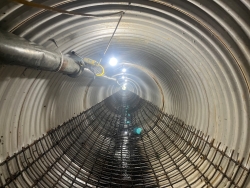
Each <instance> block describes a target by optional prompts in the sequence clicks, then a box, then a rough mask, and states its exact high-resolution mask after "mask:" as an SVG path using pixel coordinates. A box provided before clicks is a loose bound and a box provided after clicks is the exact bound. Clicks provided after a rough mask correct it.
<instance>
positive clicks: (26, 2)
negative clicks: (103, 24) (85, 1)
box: [12, 0, 124, 17]
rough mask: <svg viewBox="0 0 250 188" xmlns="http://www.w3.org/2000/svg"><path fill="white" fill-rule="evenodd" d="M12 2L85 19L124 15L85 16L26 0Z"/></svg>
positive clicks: (121, 12) (116, 13) (115, 13)
mask: <svg viewBox="0 0 250 188" xmlns="http://www.w3.org/2000/svg"><path fill="white" fill-rule="evenodd" d="M12 1H14V2H16V3H19V4H23V5H26V6H30V7H34V8H40V9H44V10H49V11H53V12H58V13H62V14H69V15H78V16H85V17H107V16H114V15H119V14H121V15H122V14H123V13H124V12H123V11H119V12H114V13H109V14H85V13H80V12H75V11H66V10H62V9H59V8H54V7H50V6H46V5H42V4H39V3H34V2H29V1H26V0H12Z"/></svg>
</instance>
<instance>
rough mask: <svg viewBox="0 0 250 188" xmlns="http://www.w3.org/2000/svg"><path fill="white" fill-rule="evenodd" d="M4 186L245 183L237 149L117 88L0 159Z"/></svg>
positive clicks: (245, 170)
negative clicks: (223, 144)
mask: <svg viewBox="0 0 250 188" xmlns="http://www.w3.org/2000/svg"><path fill="white" fill-rule="evenodd" d="M0 171H1V174H0V175H1V176H0V177H1V181H0V185H1V187H25V188H26V187H58V188H59V187H138V188H139V187H178V188H180V187H195V188H196V187H214V188H217V187H243V185H244V183H245V181H246V179H247V177H248V175H249V172H250V171H249V157H248V159H247V160H244V159H242V160H240V159H239V157H238V154H236V153H235V152H234V151H233V150H229V149H228V148H227V147H225V148H223V147H222V146H221V144H220V143H218V144H216V143H215V142H214V140H213V139H210V138H209V137H208V136H205V135H204V134H203V133H202V132H200V131H199V130H196V129H195V128H194V127H191V126H188V125H186V124H185V123H184V122H183V121H181V120H179V119H177V118H175V117H174V116H173V115H168V114H164V113H162V112H161V110H160V109H159V108H158V107H157V106H155V105H153V104H152V103H150V102H148V101H146V100H143V99H141V98H140V97H139V96H137V95H135V94H133V93H132V92H129V91H119V92H117V93H115V94H113V95H112V96H110V97H109V98H107V99H105V100H104V101H102V102H100V103H98V104H97V105H95V106H93V107H92V108H90V109H89V110H87V111H85V112H83V113H81V114H79V115H78V116H76V117H74V118H72V119H70V120H69V121H68V122H65V123H64V124H62V125H60V126H58V127H57V128H55V129H53V130H51V131H49V132H48V133H47V134H46V135H43V137H41V138H39V139H38V140H36V141H35V142H34V143H33V144H30V145H28V146H27V147H24V148H22V150H20V151H19V152H18V153H16V154H14V155H13V156H11V157H8V158H7V159H6V160H5V161H3V162H2V163H1V164H0Z"/></svg>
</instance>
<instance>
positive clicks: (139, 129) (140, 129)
mask: <svg viewBox="0 0 250 188" xmlns="http://www.w3.org/2000/svg"><path fill="white" fill-rule="evenodd" d="M134 132H135V133H136V134H138V135H139V134H141V132H142V128H135V129H134Z"/></svg>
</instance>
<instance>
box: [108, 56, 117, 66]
mask: <svg viewBox="0 0 250 188" xmlns="http://www.w3.org/2000/svg"><path fill="white" fill-rule="evenodd" d="M109 64H110V65H111V66H115V65H116V64H117V59H116V58H114V57H112V58H111V59H110V60H109Z"/></svg>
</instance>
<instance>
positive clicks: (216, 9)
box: [0, 0, 250, 160]
mask: <svg viewBox="0 0 250 188" xmlns="http://www.w3.org/2000/svg"><path fill="white" fill-rule="evenodd" d="M35 2H38V3H40V1H35ZM42 3H43V4H46V5H48V6H54V7H57V8H60V9H63V10H68V11H72V10H74V11H76V12H84V13H92V14H104V13H110V12H118V11H125V14H124V15H123V18H122V20H121V22H120V24H119V27H118V29H117V31H116V33H115V35H114V38H113V40H112V43H111V45H110V48H109V50H108V52H107V54H106V58H105V59H103V61H102V63H103V64H104V66H106V69H107V74H108V75H109V76H119V75H120V74H121V67H126V68H127V72H126V74H127V77H128V89H129V90H131V91H133V92H135V93H136V94H138V95H139V96H141V97H142V98H144V99H146V100H148V101H151V102H152V103H153V104H155V105H157V106H158V107H160V108H162V109H163V111H164V112H165V113H168V114H173V115H174V116H176V117H178V118H180V119H182V120H183V121H184V122H185V123H186V124H188V125H192V126H194V127H195V128H196V129H199V130H201V131H202V132H204V133H205V134H206V135H210V136H211V137H212V138H214V139H215V140H216V142H222V145H223V146H228V147H229V148H231V149H235V150H236V151H237V152H239V153H240V156H241V157H242V156H244V157H247V156H248V154H249V144H250V139H249V138H250V131H249V117H250V111H249V110H250V109H249V107H250V104H249V103H250V101H249V80H250V74H249V72H250V69H249V62H250V55H249V54H250V53H249V44H250V40H249V38H250V32H249V31H250V24H249V20H250V11H249V7H250V4H249V2H247V1H245V0H242V1H233V0H230V1H224V0H223V1H174V0H172V1H171V0H168V1H158V0H152V1H142V0H134V1H101V2H99V1H59V0H47V1H43V2H42ZM0 7H1V8H0V26H1V29H3V30H6V31H8V32H12V33H14V34H16V35H18V36H21V37H24V38H26V39H28V40H30V41H32V42H35V43H38V44H41V45H43V46H44V47H47V48H49V49H53V50H55V49H57V47H56V46H55V44H54V43H53V42H51V41H50V39H54V40H55V41H56V42H57V45H58V46H59V48H58V49H57V50H59V51H61V52H62V53H63V54H67V53H68V52H70V51H71V50H74V51H76V52H77V53H78V54H80V55H81V56H83V57H89V58H92V59H95V60H99V59H100V58H101V56H102V54H103V52H104V50H105V48H106V46H107V44H108V41H109V39H110V37H111V35H112V33H113V31H114V29H115V27H116V25H117V22H118V20H119V15H116V16H111V17H100V18H88V17H81V16H71V15H65V14H59V13H55V12H49V11H44V10H41V9H37V8H30V7H28V6H23V5H20V4H17V3H14V2H9V1H1V2H0ZM113 56H115V57H116V58H117V59H118V61H119V65H118V67H117V68H111V67H108V65H107V60H108V59H109V58H110V57H113ZM112 69H115V70H112ZM0 79H1V85H0V105H1V109H0V112H1V113H0V119H1V123H0V127H1V130H2V135H0V136H1V149H0V151H1V153H0V155H1V160H3V159H5V158H6V156H8V155H12V154H13V153H14V152H16V151H17V150H18V149H20V148H21V147H22V146H25V145H27V144H28V143H31V142H33V141H34V140H35V139H37V138H38V137H40V136H41V135H42V134H44V133H46V132H47V131H49V130H50V129H52V128H54V127H56V126H57V125H59V124H62V123H63V122H64V121H67V120H68V119H69V118H71V117H73V116H75V115H76V114H79V113H80V112H82V111H84V110H86V109H88V108H89V107H91V106H93V105H95V104H96V103H98V102H100V101H101V100H103V99H105V98H106V97H108V96H110V95H111V94H113V93H115V92H116V91H117V90H118V89H119V88H118V87H117V86H115V85H112V84H109V83H107V82H105V81H100V80H94V81H92V78H89V77H86V76H83V77H79V78H70V77H67V76H65V75H60V74H57V73H49V72H42V71H37V70H31V69H25V68H20V67H15V66H4V67H1V69H0Z"/></svg>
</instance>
